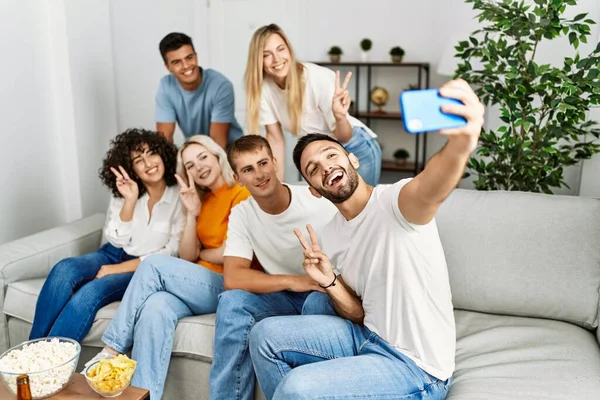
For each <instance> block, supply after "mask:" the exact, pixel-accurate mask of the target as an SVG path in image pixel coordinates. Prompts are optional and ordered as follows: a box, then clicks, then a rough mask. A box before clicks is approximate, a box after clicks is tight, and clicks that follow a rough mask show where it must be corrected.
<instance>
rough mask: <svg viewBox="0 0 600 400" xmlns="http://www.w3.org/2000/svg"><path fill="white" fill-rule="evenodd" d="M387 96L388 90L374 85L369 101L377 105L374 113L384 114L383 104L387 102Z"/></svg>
mask: <svg viewBox="0 0 600 400" xmlns="http://www.w3.org/2000/svg"><path fill="white" fill-rule="evenodd" d="M388 98H389V94H388V91H387V90H385V89H384V88H382V87H379V86H376V87H374V88H373V90H371V101H372V102H373V104H375V105H376V106H377V107H379V108H378V109H377V111H375V113H378V114H385V111H383V106H384V105H385V103H387V101H388Z"/></svg>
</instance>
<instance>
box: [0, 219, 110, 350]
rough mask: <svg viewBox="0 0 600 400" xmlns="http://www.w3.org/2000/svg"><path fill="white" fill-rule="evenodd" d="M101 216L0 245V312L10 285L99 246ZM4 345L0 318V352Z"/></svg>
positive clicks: (4, 332)
mask: <svg viewBox="0 0 600 400" xmlns="http://www.w3.org/2000/svg"><path fill="white" fill-rule="evenodd" d="M104 223H105V216H104V214H94V215H92V216H90V217H87V218H83V219H80V220H77V221H74V222H71V223H69V224H65V225H62V226H59V227H56V228H52V229H48V230H45V231H42V232H39V233H36V234H33V235H30V236H27V237H24V238H21V239H17V240H14V241H12V242H8V243H5V244H3V245H0V310H3V308H4V297H5V295H6V287H7V285H8V284H10V283H12V282H18V281H22V280H25V279H34V278H44V277H46V276H47V275H48V272H49V271H50V269H51V268H52V267H53V266H54V265H55V264H56V263H57V262H59V261H60V260H62V259H64V258H67V257H72V256H78V255H82V254H85V253H90V252H92V251H95V250H97V249H98V247H99V246H100V243H101V237H102V230H103V227H104ZM7 346H8V332H7V320H6V316H5V315H4V314H2V315H1V317H0V351H4V350H6V348H7Z"/></svg>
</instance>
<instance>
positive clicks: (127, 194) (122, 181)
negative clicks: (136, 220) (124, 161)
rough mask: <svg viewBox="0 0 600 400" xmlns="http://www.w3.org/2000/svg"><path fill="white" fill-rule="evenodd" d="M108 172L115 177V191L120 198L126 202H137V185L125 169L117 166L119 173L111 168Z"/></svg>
mask: <svg viewBox="0 0 600 400" xmlns="http://www.w3.org/2000/svg"><path fill="white" fill-rule="evenodd" d="M110 170H111V171H112V173H113V174H115V176H116V177H117V190H118V191H119V193H121V196H123V198H124V199H125V200H128V201H137V199H138V195H139V192H140V191H139V188H138V185H137V183H136V182H135V181H134V180H133V179H131V178H130V177H129V175H128V174H127V171H125V168H123V167H122V166H120V165H119V171H117V170H116V169H115V168H113V167H110Z"/></svg>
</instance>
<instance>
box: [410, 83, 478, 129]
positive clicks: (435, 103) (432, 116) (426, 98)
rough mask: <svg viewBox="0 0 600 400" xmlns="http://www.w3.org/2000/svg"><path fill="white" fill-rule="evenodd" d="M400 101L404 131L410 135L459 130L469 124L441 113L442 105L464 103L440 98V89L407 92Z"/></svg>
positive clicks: (461, 118)
mask: <svg viewBox="0 0 600 400" xmlns="http://www.w3.org/2000/svg"><path fill="white" fill-rule="evenodd" d="M399 100H400V109H401V110H402V121H403V122H404V129H405V130H406V131H407V132H409V133H423V132H431V131H438V130H440V129H448V128H458V127H461V126H464V125H466V124H467V120H466V119H465V118H463V117H459V116H458V115H452V114H444V113H443V112H442V111H441V109H440V107H441V106H442V104H447V103H455V104H461V105H462V104H463V103H462V102H461V101H459V100H456V99H450V98H447V97H442V96H440V94H439V91H438V89H424V90H407V91H404V92H402V93H401V94H400V99H399Z"/></svg>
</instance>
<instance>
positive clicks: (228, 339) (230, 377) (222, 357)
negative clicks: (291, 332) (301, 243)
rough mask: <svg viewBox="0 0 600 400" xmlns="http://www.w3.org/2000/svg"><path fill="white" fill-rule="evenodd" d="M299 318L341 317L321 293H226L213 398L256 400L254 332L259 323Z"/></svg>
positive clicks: (221, 310)
mask: <svg viewBox="0 0 600 400" xmlns="http://www.w3.org/2000/svg"><path fill="white" fill-rule="evenodd" d="M299 314H302V315H322V314H325V315H337V314H336V312H335V310H334V308H333V305H332V304H331V301H330V299H329V296H328V295H327V294H325V293H321V292H308V293H294V292H287V291H285V292H275V293H265V294H255V293H250V292H246V291H244V290H227V291H225V292H223V293H222V294H221V295H220V296H219V308H218V309H217V322H216V328H215V342H214V345H215V347H214V358H213V363H212V367H211V370H210V398H211V399H212V400H228V399H232V400H251V399H254V381H255V378H254V369H253V368H252V360H250V353H249V351H248V337H249V336H250V330H251V329H252V327H253V326H254V324H255V323H256V322H258V321H261V320H263V319H265V318H267V319H270V318H269V317H274V316H277V315H299Z"/></svg>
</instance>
